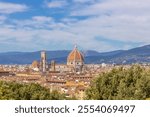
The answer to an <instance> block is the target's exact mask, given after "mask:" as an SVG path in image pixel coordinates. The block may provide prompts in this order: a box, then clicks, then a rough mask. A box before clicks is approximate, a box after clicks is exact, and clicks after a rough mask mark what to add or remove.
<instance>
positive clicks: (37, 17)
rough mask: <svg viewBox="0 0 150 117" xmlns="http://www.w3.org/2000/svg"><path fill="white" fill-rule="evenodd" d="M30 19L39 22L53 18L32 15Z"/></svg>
mask: <svg viewBox="0 0 150 117" xmlns="http://www.w3.org/2000/svg"><path fill="white" fill-rule="evenodd" d="M32 19H33V20H35V21H39V22H51V21H52V20H53V18H52V17H46V16H34V17H32Z"/></svg>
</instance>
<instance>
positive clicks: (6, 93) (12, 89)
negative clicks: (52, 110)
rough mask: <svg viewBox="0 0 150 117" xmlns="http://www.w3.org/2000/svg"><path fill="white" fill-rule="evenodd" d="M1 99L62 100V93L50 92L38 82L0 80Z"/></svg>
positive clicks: (63, 97) (63, 96)
mask: <svg viewBox="0 0 150 117" xmlns="http://www.w3.org/2000/svg"><path fill="white" fill-rule="evenodd" d="M0 99H1V100H58V99H59V100H62V99H65V95H64V94H60V93H59V92H58V91H52V92H50V91H49V89H47V88H45V87H42V86H40V85H39V84H35V83H31V84H20V83H16V82H5V81H0Z"/></svg>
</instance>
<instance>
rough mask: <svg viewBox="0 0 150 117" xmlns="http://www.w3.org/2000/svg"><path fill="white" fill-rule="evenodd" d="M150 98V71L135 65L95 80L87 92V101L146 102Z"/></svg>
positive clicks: (100, 76) (117, 69)
mask: <svg viewBox="0 0 150 117" xmlns="http://www.w3.org/2000/svg"><path fill="white" fill-rule="evenodd" d="M148 98H150V70H148V69H146V68H144V67H140V66H139V65H133V66H132V67H130V68H126V69H125V68H123V67H120V68H116V69H113V70H112V71H110V72H107V73H102V74H100V75H99V76H98V77H97V78H95V79H94V80H93V81H92V83H91V85H90V87H89V88H88V89H87V90H86V99H94V100H145V99H148Z"/></svg>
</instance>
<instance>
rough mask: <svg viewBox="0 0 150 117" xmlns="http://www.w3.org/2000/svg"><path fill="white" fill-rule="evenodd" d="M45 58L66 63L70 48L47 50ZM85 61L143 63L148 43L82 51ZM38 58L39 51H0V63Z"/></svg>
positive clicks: (149, 52)
mask: <svg viewBox="0 0 150 117" xmlns="http://www.w3.org/2000/svg"><path fill="white" fill-rule="evenodd" d="M46 53H47V58H48V61H49V62H50V61H51V60H56V62H57V63H66V59H67V56H68V54H69V53H70V50H58V51H47V52H46ZM83 54H84V56H85V63H103V62H105V63H117V64H122V63H124V64H128V63H136V62H138V63H145V62H150V45H146V46H142V47H137V48H133V49H130V50H117V51H111V52H104V53H99V52H97V51H94V50H88V51H83ZM34 60H40V51H37V52H6V53H0V64H31V63H32V61H34Z"/></svg>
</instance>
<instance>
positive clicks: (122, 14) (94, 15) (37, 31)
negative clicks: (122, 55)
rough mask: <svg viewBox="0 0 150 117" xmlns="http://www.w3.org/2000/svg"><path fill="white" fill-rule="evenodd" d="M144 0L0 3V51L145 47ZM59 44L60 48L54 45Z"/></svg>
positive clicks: (146, 16) (146, 6)
mask: <svg viewBox="0 0 150 117" xmlns="http://www.w3.org/2000/svg"><path fill="white" fill-rule="evenodd" d="M148 2H149V1H147V0H142V1H141V0H136V1H130V0H93V1H91V0H32V1H29V0H26V1H25V0H24V1H23V0H13V1H12V0H0V44H1V46H0V52H7V51H37V50H62V49H65V50H72V48H73V46H74V44H75V43H76V44H77V45H78V47H79V48H81V49H83V50H97V51H99V52H106V51H112V50H120V49H121V50H124V49H130V48H134V47H138V46H142V45H148V44H149V43H150V40H149V36H150V34H149V32H148V30H149V25H150V23H149V20H150V17H149V16H150V13H149V9H150V4H149V3H148ZM58 45H59V46H58Z"/></svg>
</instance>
